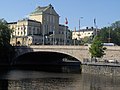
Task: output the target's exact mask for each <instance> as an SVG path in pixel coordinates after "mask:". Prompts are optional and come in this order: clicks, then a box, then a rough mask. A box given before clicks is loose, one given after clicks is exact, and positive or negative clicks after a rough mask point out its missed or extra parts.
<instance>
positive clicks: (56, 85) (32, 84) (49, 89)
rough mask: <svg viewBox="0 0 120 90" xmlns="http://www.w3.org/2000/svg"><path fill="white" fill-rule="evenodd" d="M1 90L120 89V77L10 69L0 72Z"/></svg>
mask: <svg viewBox="0 0 120 90" xmlns="http://www.w3.org/2000/svg"><path fill="white" fill-rule="evenodd" d="M0 90H120V77H112V76H111V77H108V76H101V75H89V74H72V73H53V72H52V73H50V72H42V71H29V70H26V71H24V70H10V71H7V72H3V71H2V72H0Z"/></svg>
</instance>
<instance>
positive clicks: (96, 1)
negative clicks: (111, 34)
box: [0, 0, 120, 30]
mask: <svg viewBox="0 0 120 90" xmlns="http://www.w3.org/2000/svg"><path fill="white" fill-rule="evenodd" d="M49 4H52V5H53V7H54V8H55V10H56V12H57V13H58V14H59V15H60V24H65V23H64V22H65V18H66V17H67V19H68V26H69V28H70V29H72V30H74V27H76V28H77V29H78V28H79V19H80V17H83V19H81V20H80V21H81V25H80V26H81V27H85V26H88V27H91V26H93V19H94V18H96V22H97V26H98V27H99V28H102V27H104V26H108V25H109V23H110V24H111V23H113V22H115V21H118V20H120V9H119V6H120V0H1V2H0V18H4V19H5V20H7V21H8V22H11V21H17V20H19V19H22V18H25V17H26V16H27V15H28V14H29V13H30V12H32V11H33V10H34V9H35V8H36V7H37V6H47V5H49Z"/></svg>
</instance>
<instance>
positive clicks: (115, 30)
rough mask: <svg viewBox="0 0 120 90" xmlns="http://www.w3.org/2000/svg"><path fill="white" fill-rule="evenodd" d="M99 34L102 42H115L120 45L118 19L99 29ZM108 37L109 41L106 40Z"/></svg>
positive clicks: (119, 23) (119, 24)
mask: <svg viewBox="0 0 120 90" xmlns="http://www.w3.org/2000/svg"><path fill="white" fill-rule="evenodd" d="M99 36H100V37H101V41H102V42H103V43H107V42H108V43H109V42H110V43H115V44H117V45H120V21H116V22H115V23H112V24H111V26H109V27H104V28H102V29H101V30H100V32H99ZM108 39H110V41H109V40H108Z"/></svg>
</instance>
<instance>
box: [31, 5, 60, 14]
mask: <svg viewBox="0 0 120 90" xmlns="http://www.w3.org/2000/svg"><path fill="white" fill-rule="evenodd" d="M49 8H52V9H53V12H54V13H55V14H52V15H57V16H59V15H58V14H57V13H56V11H55V10H54V7H53V6H52V5H51V4H49V5H48V6H45V7H41V6H38V7H37V8H36V9H35V10H34V11H33V12H32V13H30V16H32V15H41V14H43V13H46V12H45V11H46V10H48V9H49ZM46 14H51V13H46Z"/></svg>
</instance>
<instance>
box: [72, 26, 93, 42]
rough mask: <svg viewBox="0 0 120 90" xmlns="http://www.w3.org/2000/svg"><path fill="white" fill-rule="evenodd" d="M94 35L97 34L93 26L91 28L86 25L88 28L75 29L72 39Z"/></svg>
mask: <svg viewBox="0 0 120 90" xmlns="http://www.w3.org/2000/svg"><path fill="white" fill-rule="evenodd" d="M94 35H95V29H94V28H93V27H91V28H88V27H86V29H82V30H78V31H73V32H72V39H76V40H81V39H83V38H85V37H91V36H94Z"/></svg>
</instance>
